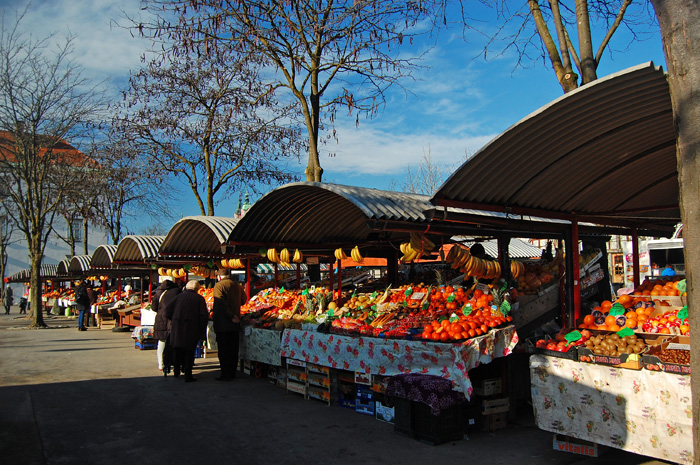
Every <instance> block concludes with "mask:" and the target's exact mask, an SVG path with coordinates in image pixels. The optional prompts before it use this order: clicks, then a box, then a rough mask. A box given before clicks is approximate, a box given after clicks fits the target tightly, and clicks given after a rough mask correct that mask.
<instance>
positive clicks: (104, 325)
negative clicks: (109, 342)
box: [98, 317, 117, 329]
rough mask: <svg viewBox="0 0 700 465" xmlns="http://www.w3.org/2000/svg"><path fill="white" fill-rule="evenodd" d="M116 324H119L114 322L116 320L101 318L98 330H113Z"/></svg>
mask: <svg viewBox="0 0 700 465" xmlns="http://www.w3.org/2000/svg"><path fill="white" fill-rule="evenodd" d="M116 324H117V322H116V321H115V320H114V318H104V317H101V318H100V319H99V326H98V328H100V329H112V328H114V327H115V326H116Z"/></svg>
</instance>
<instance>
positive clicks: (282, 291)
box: [277, 286, 284, 295]
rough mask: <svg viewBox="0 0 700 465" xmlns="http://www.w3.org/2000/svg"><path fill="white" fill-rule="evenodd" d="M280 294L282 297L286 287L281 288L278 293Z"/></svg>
mask: <svg viewBox="0 0 700 465" xmlns="http://www.w3.org/2000/svg"><path fill="white" fill-rule="evenodd" d="M277 293H278V294H280V295H282V294H284V286H282V287H280V289H279V291H277Z"/></svg>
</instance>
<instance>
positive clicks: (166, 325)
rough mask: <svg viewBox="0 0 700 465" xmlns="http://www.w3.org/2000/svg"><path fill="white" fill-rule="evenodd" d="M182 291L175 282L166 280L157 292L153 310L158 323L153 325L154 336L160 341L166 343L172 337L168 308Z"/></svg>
mask: <svg viewBox="0 0 700 465" xmlns="http://www.w3.org/2000/svg"><path fill="white" fill-rule="evenodd" d="M181 292H182V291H181V290H180V288H179V287H178V286H177V284H175V283H174V282H172V281H170V280H169V279H166V280H165V281H163V282H162V283H160V286H159V287H158V289H157V290H156V293H155V295H154V296H153V301H151V310H153V311H154V312H156V321H155V323H154V324H153V336H154V337H155V338H156V339H158V340H159V341H165V340H167V339H168V336H169V335H170V320H168V316H167V309H168V306H169V305H170V304H171V303H172V302H173V300H175V297H177V296H178V294H180V293H181Z"/></svg>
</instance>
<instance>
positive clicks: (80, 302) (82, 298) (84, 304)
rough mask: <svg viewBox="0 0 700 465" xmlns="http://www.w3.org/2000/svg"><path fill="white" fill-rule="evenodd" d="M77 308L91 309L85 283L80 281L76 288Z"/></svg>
mask: <svg viewBox="0 0 700 465" xmlns="http://www.w3.org/2000/svg"><path fill="white" fill-rule="evenodd" d="M75 308H76V309H77V310H78V311H80V310H83V311H85V310H89V309H90V297H88V294H87V289H86V288H85V283H80V284H78V287H76V288H75Z"/></svg>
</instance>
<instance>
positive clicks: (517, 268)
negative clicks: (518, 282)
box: [510, 260, 525, 279]
mask: <svg viewBox="0 0 700 465" xmlns="http://www.w3.org/2000/svg"><path fill="white" fill-rule="evenodd" d="M510 275H511V276H512V277H513V279H518V278H519V277H521V276H524V275H525V264H524V263H523V262H519V261H517V260H511V262H510Z"/></svg>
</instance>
